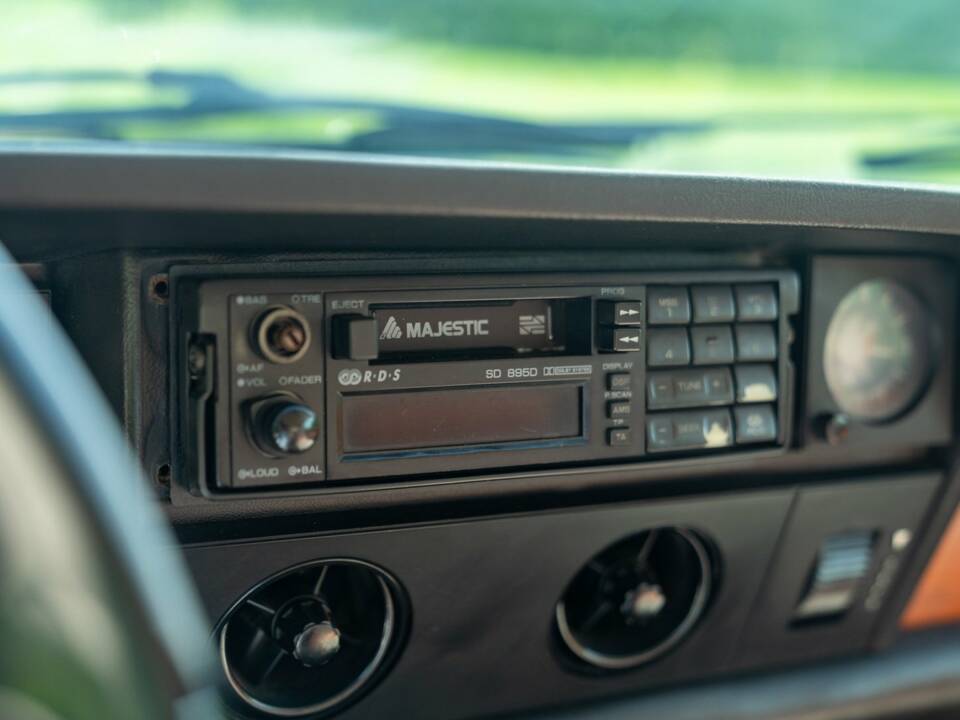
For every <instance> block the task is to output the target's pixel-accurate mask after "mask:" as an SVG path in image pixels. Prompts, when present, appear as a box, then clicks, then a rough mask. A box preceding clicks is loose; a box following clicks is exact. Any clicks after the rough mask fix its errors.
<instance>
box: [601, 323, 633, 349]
mask: <svg viewBox="0 0 960 720" xmlns="http://www.w3.org/2000/svg"><path fill="white" fill-rule="evenodd" d="M601 339H602V349H603V350H612V351H614V352H636V351H637V350H639V349H640V348H641V347H643V335H642V331H641V330H640V329H639V328H614V329H612V330H609V331H607V332H606V333H604V336H603V337H602V338H601Z"/></svg>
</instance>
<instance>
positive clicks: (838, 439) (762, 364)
mask: <svg viewBox="0 0 960 720" xmlns="http://www.w3.org/2000/svg"><path fill="white" fill-rule="evenodd" d="M958 238H960V195H958V194H956V193H955V192H951V191H948V190H932V189H925V188H921V187H914V188H908V187H889V186H870V185H847V184H839V183H838V184H832V183H817V182H806V181H803V182H801V181H790V180H779V181H778V180H760V179H744V178H722V177H708V176H681V175H644V174H632V173H618V172H600V171H588V170H561V169H548V168H540V167H534V166H511V165H507V164H504V165H496V164H486V163H470V162H443V161H422V160H404V159H395V160H380V159H376V158H372V157H371V158H363V157H360V158H349V157H345V156H337V155H328V156H318V155H316V154H314V155H308V154H304V155H300V154H296V153H288V154H262V155H261V154H257V153H254V152H248V153H240V154H230V153H182V154H172V155H171V154H154V153H151V152H147V151H144V152H140V153H137V152H132V153H111V152H105V151H104V152H98V151H91V152H76V151H66V150H64V151H62V152H58V151H56V150H44V151H42V152H41V151H36V152H34V151H16V152H8V153H7V154H6V155H5V157H4V159H3V161H2V162H0V241H2V242H3V243H4V244H5V245H6V247H7V248H8V249H9V250H10V252H11V253H12V254H13V255H14V257H15V258H16V261H17V262H18V263H19V264H20V266H21V268H22V269H23V270H24V272H25V273H26V274H27V275H28V277H29V278H30V279H31V281H32V282H33V284H34V286H35V288H36V290H37V292H39V293H42V294H43V296H44V298H45V299H46V300H47V302H48V303H49V306H50V308H51V310H52V312H53V313H54V314H55V316H56V317H57V318H58V320H59V322H60V323H61V324H62V325H63V327H64V328H65V330H66V331H67V333H68V334H69V336H70V337H71V339H72V341H73V342H74V343H75V345H76V346H77V348H78V350H79V351H80V353H81V355H82V356H83V358H84V360H85V361H86V363H87V365H88V366H89V368H90V370H91V371H92V373H93V375H94V376H95V378H96V379H97V380H98V383H99V385H100V386H101V388H102V390H103V392H104V394H105V395H106V397H107V399H108V400H109V402H110V404H111V406H112V408H113V409H114V410H115V412H116V414H117V416H118V418H119V419H120V420H121V422H122V423H123V426H124V428H125V431H126V434H127V438H128V440H129V442H130V443H131V445H132V446H133V448H134V450H135V452H136V454H137V457H138V459H139V460H140V462H141V464H142V465H143V467H144V468H145V470H146V474H147V477H148V480H149V483H148V486H147V487H146V488H145V490H147V491H149V492H150V493H151V497H152V501H153V502H154V503H155V504H157V505H158V506H159V507H161V508H162V510H163V511H164V513H165V514H166V517H167V518H168V519H169V521H170V523H171V524H172V526H173V528H174V531H175V533H176V537H177V540H178V542H179V544H180V546H181V548H182V552H183V554H184V556H185V558H186V561H187V563H188V566H189V568H190V571H191V573H192V575H193V578H194V580H195V582H196V585H197V589H198V592H199V595H200V597H201V599H202V601H203V605H204V607H205V609H206V611H207V613H208V619H209V633H210V637H209V647H210V652H211V656H212V657H214V658H215V665H216V669H217V677H218V682H219V685H220V687H221V695H222V699H223V703H224V707H225V708H226V711H227V713H228V714H230V715H231V716H234V717H238V718H251V719H257V718H269V717H321V716H323V717H326V716H328V715H336V716H337V717H343V718H345V719H351V718H379V717H387V716H391V717H418V718H425V719H426V718H445V719H450V718H474V717H489V716H498V717H499V716H518V715H523V716H530V715H538V714H539V713H544V714H545V716H554V717H556V716H566V715H561V713H565V714H569V716H570V717H574V716H578V713H581V712H582V713H583V716H592V715H590V713H607V714H606V715H603V716H609V717H618V716H621V715H622V716H631V717H648V716H649V717H664V716H666V717H676V718H679V717H703V718H706V717H744V718H746V717H793V716H797V717H799V716H800V715H798V713H808V712H815V711H816V712H821V713H825V714H823V715H817V717H850V716H853V715H852V713H856V712H859V713H860V714H859V715H856V716H858V717H885V716H894V715H893V714H892V713H893V712H897V713H900V714H899V715H896V716H898V717H913V715H910V713H916V716H917V717H920V716H921V715H920V714H921V713H924V712H931V711H934V710H936V711H942V712H944V713H945V714H944V715H943V717H950V716H952V715H951V714H950V712H951V709H953V708H955V707H956V704H957V703H958V701H960V697H958V694H957V692H956V691H955V690H953V691H952V692H951V691H950V690H949V688H950V687H951V686H952V684H955V681H956V679H957V675H958V671H957V667H960V664H957V659H958V658H960V649H958V648H960V646H958V645H957V637H956V628H955V626H956V623H957V622H960V582H958V581H957V575H956V571H955V560H956V558H957V556H958V553H960V535H958V532H960V531H958V528H960V519H954V513H955V510H956V507H957V501H958V499H960V484H958V480H957V476H956V469H955V466H956V457H955V453H956V449H957V438H958V430H957V424H956V416H957V412H956V408H957V401H956V379H957V378H956V366H957V363H956V357H955V352H956V347H957V340H958V338H957V332H956V328H957V317H956V311H957V306H958V303H957V301H958V297H957V290H958V274H957V260H958V256H960V245H958ZM136 481H137V479H136V478H131V482H136ZM957 517H958V518H960V516H957ZM821 690H822V691H821ZM811 716H812V715H811ZM925 717H926V716H925ZM931 717H933V716H931Z"/></svg>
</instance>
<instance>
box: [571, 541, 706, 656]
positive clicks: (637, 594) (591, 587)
mask: <svg viewBox="0 0 960 720" xmlns="http://www.w3.org/2000/svg"><path fill="white" fill-rule="evenodd" d="M711 572H712V571H711V563H710V556H709V553H708V552H707V550H706V548H705V547H704V544H703V542H702V541H701V540H700V539H699V538H698V537H697V536H696V535H694V534H693V533H691V532H689V531H687V530H681V529H676V528H657V529H653V530H648V531H645V532H641V533H638V534H637V535H632V536H630V537H628V538H626V539H625V540H622V541H620V542H618V543H616V544H615V545H612V546H611V547H608V548H607V549H605V550H604V551H602V552H601V553H600V554H598V555H596V556H595V557H594V558H593V559H592V560H591V561H590V562H589V563H587V564H586V565H585V566H584V567H583V569H581V570H580V572H579V573H577V575H576V576H575V577H574V579H573V581H572V582H571V583H570V585H569V586H568V587H567V590H566V592H565V593H564V595H563V597H562V598H561V600H560V602H559V603H558V604H557V609H556V622H557V629H558V631H559V634H560V638H561V640H562V641H563V643H564V645H565V646H566V647H567V649H569V651H570V652H572V653H573V654H574V655H575V656H576V657H577V658H578V659H579V660H580V661H582V662H585V663H587V664H589V665H591V666H594V667H599V668H603V669H606V670H622V669H626V668H630V667H635V666H637V665H640V664H642V663H646V662H650V661H651V660H653V659H655V658H657V657H659V656H660V655H662V654H663V653H665V652H667V651H668V650H670V649H671V648H672V647H674V646H675V645H676V644H677V643H679V642H680V641H681V640H682V639H683V638H684V637H685V636H686V634H687V633H688V632H689V631H690V630H691V629H692V628H693V626H694V624H695V623H696V622H697V620H698V619H699V617H700V615H701V614H702V613H703V610H704V608H705V607H706V604H707V600H708V599H709V596H710V590H711V585H712V578H711Z"/></svg>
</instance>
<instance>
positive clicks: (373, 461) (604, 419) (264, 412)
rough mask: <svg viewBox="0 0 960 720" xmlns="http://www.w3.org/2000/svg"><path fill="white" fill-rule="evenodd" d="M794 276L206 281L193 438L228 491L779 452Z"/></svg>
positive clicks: (185, 340)
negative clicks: (726, 453)
mask: <svg viewBox="0 0 960 720" xmlns="http://www.w3.org/2000/svg"><path fill="white" fill-rule="evenodd" d="M798 297H799V290H798V279H797V276H796V275H795V274H794V273H792V272H789V271H753V272H747V273H726V274H724V273H716V272H711V273H710V274H709V281H707V279H706V276H698V275H696V274H689V273H688V274H683V275H679V274H649V275H646V274H644V275H629V276H572V277H571V276H565V277H558V276H533V277H531V276H522V277H519V276H518V277H515V278H510V277H501V278H489V277H480V276H478V277H463V276H461V277H457V278H438V277H429V278H427V277H424V278H416V277H406V278H396V279H389V278H377V279H372V278H354V279H349V278H347V279H345V278H337V279H327V278H321V277H316V278H293V277H291V278H271V279H263V278H242V279H241V278H236V279H225V278H192V277H190V276H185V277H184V279H183V280H182V281H181V282H179V283H178V292H177V293H176V298H177V302H178V313H176V317H177V320H176V327H175V332H176V333H177V337H178V341H179V346H178V349H177V350H176V353H177V356H176V360H177V365H178V367H180V368H181V369H182V370H181V374H180V376H179V381H180V382H179V391H178V392H179V398H180V406H181V413H180V428H179V432H180V439H181V443H180V445H181V447H183V448H184V450H185V456H184V460H185V462H186V463H187V464H188V465H190V466H191V467H192V468H193V469H194V470H195V473H196V475H197V478H198V483H197V487H198V488H199V489H202V490H206V491H211V492H216V491H220V490H236V489H245V488H265V487H270V486H277V485H305V484H308V485H317V484H336V483H340V482H358V481H362V480H373V479H381V480H382V479H387V478H404V479H406V480H409V479H411V478H425V477H430V478H436V477H442V476H464V475H469V474H470V473H475V472H478V471H489V470H490V469H492V468H498V469H516V468H522V467H531V466H543V467H545V466H554V467H555V466H561V465H584V464H599V463H616V464H623V463H634V462H645V461H649V460H660V459H669V458H675V457H680V456H688V455H691V454H700V453H704V452H707V453H718V452H737V451H747V450H755V449H759V448H766V449H771V448H777V447H781V446H782V445H783V444H784V442H785V439H786V437H787V433H788V431H789V428H788V419H789V412H788V408H789V401H790V394H791V384H792V382H791V381H792V369H791V366H790V359H789V358H790V348H789V343H790V340H791V338H792V333H791V332H790V327H789V316H790V315H791V314H793V313H796V312H797V303H798Z"/></svg>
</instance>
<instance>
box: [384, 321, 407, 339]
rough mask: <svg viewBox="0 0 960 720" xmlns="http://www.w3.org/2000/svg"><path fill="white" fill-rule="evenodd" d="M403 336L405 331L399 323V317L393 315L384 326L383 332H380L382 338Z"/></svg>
mask: <svg viewBox="0 0 960 720" xmlns="http://www.w3.org/2000/svg"><path fill="white" fill-rule="evenodd" d="M402 337H403V331H402V330H401V329H400V325H398V324H397V319H396V318H395V317H394V316H393V315H391V316H390V318H389V319H388V320H387V324H386V325H384V326H383V332H382V333H380V339H381V340H399V339H400V338H402Z"/></svg>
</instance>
